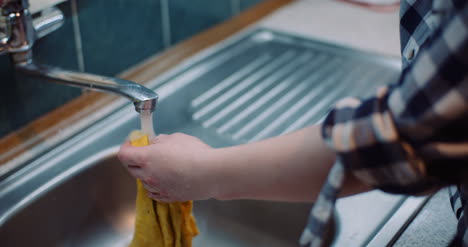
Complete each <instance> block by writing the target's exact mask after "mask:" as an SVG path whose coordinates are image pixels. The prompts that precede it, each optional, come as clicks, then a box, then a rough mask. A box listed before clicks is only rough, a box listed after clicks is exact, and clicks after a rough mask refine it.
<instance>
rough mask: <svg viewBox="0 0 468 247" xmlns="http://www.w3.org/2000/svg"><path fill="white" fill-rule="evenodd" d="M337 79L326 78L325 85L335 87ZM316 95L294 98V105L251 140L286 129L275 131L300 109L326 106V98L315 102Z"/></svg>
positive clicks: (310, 94) (334, 93)
mask: <svg viewBox="0 0 468 247" xmlns="http://www.w3.org/2000/svg"><path fill="white" fill-rule="evenodd" d="M339 74H340V75H343V74H344V71H341V72H339ZM327 79H328V78H327ZM335 79H336V78H329V79H328V80H326V82H324V83H325V85H328V87H326V89H330V90H332V89H333V88H332V87H333V86H334V85H336V83H334V82H336V80H335ZM311 92H312V90H311ZM332 94H333V96H334V95H336V94H337V90H336V89H335V90H334V91H333V92H332ZM316 96H317V94H313V93H307V94H305V95H304V97H302V98H301V99H295V100H293V101H295V102H296V103H295V104H294V105H293V106H292V107H290V108H289V109H288V110H287V111H284V112H283V113H282V114H280V115H279V116H278V117H277V118H276V119H275V120H274V121H273V122H271V123H270V124H269V125H268V126H266V127H265V128H264V129H263V130H262V131H260V133H258V134H257V135H255V136H254V137H253V138H252V139H251V140H250V141H257V140H260V139H263V138H266V137H271V136H273V135H275V133H277V134H279V133H281V132H283V131H284V130H281V131H276V132H275V130H276V129H278V128H279V126H280V125H281V124H283V123H284V122H285V121H287V120H290V118H292V117H293V116H294V115H295V114H296V113H297V112H298V111H299V110H300V109H304V108H310V107H315V108H317V109H318V110H321V109H323V108H325V106H326V105H327V104H326V103H325V100H321V101H320V102H318V104H314V102H313V100H316V99H317V97H316ZM326 99H328V101H331V100H330V99H334V97H333V98H332V97H328V98H326ZM328 101H327V102H328ZM286 128H287V127H286Z"/></svg>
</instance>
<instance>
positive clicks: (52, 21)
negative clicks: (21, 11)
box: [33, 7, 64, 39]
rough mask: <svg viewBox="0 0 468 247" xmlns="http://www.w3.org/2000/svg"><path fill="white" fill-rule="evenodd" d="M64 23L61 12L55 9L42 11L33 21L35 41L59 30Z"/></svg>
mask: <svg viewBox="0 0 468 247" xmlns="http://www.w3.org/2000/svg"><path fill="white" fill-rule="evenodd" d="M63 23H64V16H63V13H62V11H61V10H60V9H59V8H57V7H51V8H48V9H45V10H42V12H41V15H40V16H38V17H35V18H34V20H33V27H34V30H35V31H36V39H40V38H42V37H44V36H46V35H48V34H49V33H52V32H54V31H55V30H57V29H59V28H60V27H61V26H62V25H63Z"/></svg>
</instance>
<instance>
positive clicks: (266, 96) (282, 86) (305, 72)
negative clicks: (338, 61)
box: [218, 55, 326, 134]
mask: <svg viewBox="0 0 468 247" xmlns="http://www.w3.org/2000/svg"><path fill="white" fill-rule="evenodd" d="M325 58H326V57H325V56H323V55H319V56H318V57H317V58H315V59H314V60H313V61H312V63H311V64H308V65H303V67H306V66H307V67H309V66H311V68H312V69H315V68H317V67H318V66H319V65H320V63H321V62H323V61H324V60H325ZM312 71H313V70H312ZM310 73H311V70H308V69H307V70H306V69H301V70H300V71H298V72H297V73H296V74H294V75H292V76H291V77H288V78H286V79H285V80H282V81H281V82H280V83H279V84H278V85H276V86H275V87H274V88H273V89H271V90H270V91H268V92H266V93H265V94H264V95H263V96H262V97H260V98H259V99H258V100H257V101H255V102H253V103H252V104H250V105H249V106H248V107H247V108H245V109H244V110H243V111H241V112H240V113H239V114H237V115H235V116H234V117H233V118H231V119H228V121H227V122H226V123H224V124H223V125H221V126H220V127H219V128H218V132H219V133H221V134H224V133H225V132H227V131H228V130H229V129H230V128H232V127H233V126H234V125H236V124H239V123H240V122H241V121H243V120H245V119H246V118H247V117H248V116H249V115H251V114H252V113H253V112H255V111H256V110H258V109H259V108H260V107H263V106H264V105H265V104H266V103H267V102H268V101H270V100H271V99H273V98H274V97H276V96H277V95H278V94H279V93H282V92H283V91H284V90H286V89H288V88H290V87H291V85H293V84H294V83H297V82H298V80H303V77H304V76H307V75H309V74H310ZM299 83H300V81H299Z"/></svg>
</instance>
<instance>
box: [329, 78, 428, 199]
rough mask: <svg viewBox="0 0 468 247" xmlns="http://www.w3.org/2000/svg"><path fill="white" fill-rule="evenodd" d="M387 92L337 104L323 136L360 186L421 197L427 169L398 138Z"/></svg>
mask: <svg viewBox="0 0 468 247" xmlns="http://www.w3.org/2000/svg"><path fill="white" fill-rule="evenodd" d="M388 91H389V90H388V88H387V87H385V88H381V89H380V90H379V91H378V93H377V94H376V95H375V96H374V97H371V98H369V99H367V100H365V101H360V100H358V99H356V98H345V99H343V100H341V101H339V102H338V103H337V104H336V106H335V108H334V109H333V110H332V111H331V112H330V113H329V114H328V116H327V117H326V119H325V121H324V124H323V127H322V135H323V138H324V140H325V141H326V143H327V145H328V146H330V147H331V148H332V149H334V150H335V152H336V154H337V155H338V157H337V158H338V159H340V160H341V162H342V163H343V165H344V167H345V169H346V170H347V171H351V172H352V173H353V174H354V175H355V176H356V177H357V178H358V179H360V180H361V181H362V182H363V183H365V184H367V185H370V186H372V187H374V188H379V189H381V190H383V191H386V192H390V193H404V194H413V193H420V192H423V191H425V190H426V189H428V187H429V185H428V184H429V183H430V182H429V181H428V179H427V178H426V176H425V175H426V169H425V166H424V163H423V162H422V161H421V159H419V157H418V155H417V154H416V152H415V151H414V149H413V148H412V147H411V145H410V144H408V143H406V142H405V141H404V140H402V139H401V138H400V136H399V134H398V130H397V128H396V126H395V124H394V121H393V116H392V114H391V112H390V111H389V109H388V105H387V98H388Z"/></svg>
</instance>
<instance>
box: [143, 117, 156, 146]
mask: <svg viewBox="0 0 468 247" xmlns="http://www.w3.org/2000/svg"><path fill="white" fill-rule="evenodd" d="M140 122H141V132H143V134H147V135H148V138H149V139H150V140H151V138H153V137H155V136H156V135H155V133H154V127H153V113H152V112H150V111H141V112H140Z"/></svg>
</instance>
